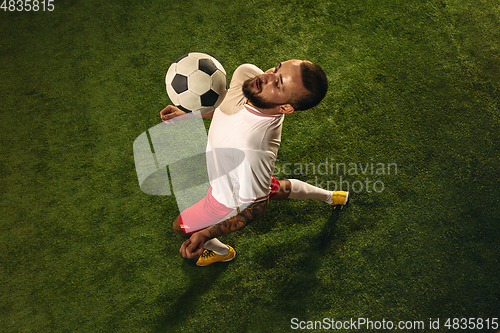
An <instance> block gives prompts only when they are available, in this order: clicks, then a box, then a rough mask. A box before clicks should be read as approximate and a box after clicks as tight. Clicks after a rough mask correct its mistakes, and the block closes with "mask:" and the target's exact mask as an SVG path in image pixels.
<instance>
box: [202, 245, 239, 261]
mask: <svg viewBox="0 0 500 333" xmlns="http://www.w3.org/2000/svg"><path fill="white" fill-rule="evenodd" d="M227 247H229V253H228V254H226V255H225V256H221V255H220V254H217V253H215V252H214V251H211V250H204V251H203V254H202V255H201V257H200V258H199V259H198V261H197V262H196V265H197V266H208V265H210V264H213V263H214V262H219V261H220V262H225V261H231V260H233V259H234V257H235V256H236V251H235V250H234V249H233V248H232V247H231V246H229V245H227Z"/></svg>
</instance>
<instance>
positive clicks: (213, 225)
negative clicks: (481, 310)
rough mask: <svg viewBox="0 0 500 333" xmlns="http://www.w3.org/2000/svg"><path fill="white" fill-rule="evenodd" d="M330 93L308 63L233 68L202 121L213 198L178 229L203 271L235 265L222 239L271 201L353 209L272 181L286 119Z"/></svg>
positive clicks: (315, 191) (185, 251)
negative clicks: (207, 119) (225, 263)
mask: <svg viewBox="0 0 500 333" xmlns="http://www.w3.org/2000/svg"><path fill="white" fill-rule="evenodd" d="M327 90H328V81H327V78H326V75H325V73H324V71H323V70H322V69H321V67H320V66H318V65H317V64H315V63H312V62H310V61H303V60H296V59H294V60H288V61H284V62H281V63H279V64H278V65H277V66H276V67H274V68H271V69H269V70H267V71H266V72H263V71H262V70H260V69H259V68H258V67H256V66H254V65H250V64H244V65H241V66H239V67H238V68H237V69H236V70H235V72H234V73H233V77H232V80H231V83H230V86H229V90H228V93H227V95H226V97H225V99H224V101H223V102H222V104H221V105H220V106H219V107H218V108H217V109H215V110H214V111H212V112H210V113H208V114H204V115H203V117H213V119H212V122H211V124H210V129H209V131H208V144H207V169H208V174H209V178H210V188H209V190H208V193H207V195H206V197H205V198H203V199H202V200H200V201H199V202H198V203H196V204H195V205H193V206H191V207H189V208H187V209H186V210H184V211H183V212H181V214H180V215H179V216H178V217H177V218H176V219H175V221H174V223H173V228H174V230H175V231H176V232H177V233H178V234H179V235H180V236H182V237H183V238H184V239H185V241H184V243H183V244H182V246H181V248H180V253H181V254H182V256H183V257H184V258H187V259H191V260H193V261H196V265H198V266H206V265H209V264H211V263H214V262H219V261H230V260H232V259H233V258H234V257H235V255H236V252H235V250H234V249H233V248H232V247H231V246H229V245H226V244H224V243H222V242H221V241H219V240H218V239H217V238H218V237H220V236H222V235H225V234H229V233H231V232H234V231H236V230H239V229H241V228H243V227H245V226H246V225H248V224H250V223H252V222H254V221H255V220H257V219H258V218H260V217H261V216H262V215H263V214H264V212H265V211H266V209H267V207H268V202H269V199H285V198H290V199H318V200H322V201H324V202H326V203H328V204H330V205H333V206H335V207H336V208H337V207H339V208H342V207H343V206H344V205H345V204H346V203H347V201H348V200H349V192H345V191H334V192H332V191H327V190H324V189H322V188H319V187H315V186H312V185H310V184H308V183H305V182H302V181H299V180H296V179H287V180H276V179H275V178H274V177H273V172H274V163H275V161H276V157H277V153H278V149H279V146H280V141H281V128H282V124H283V120H284V115H286V114H292V113H293V112H295V111H300V110H307V109H310V108H312V107H314V106H316V105H317V104H318V103H319V102H320V101H321V100H322V99H323V98H324V97H325V95H326V92H327ZM182 114H184V112H183V111H181V110H180V109H178V108H176V107H175V106H172V105H169V106H167V107H166V108H165V109H163V110H162V111H161V112H160V116H161V119H162V120H163V121H168V122H171V121H173V118H175V117H177V116H180V115H182Z"/></svg>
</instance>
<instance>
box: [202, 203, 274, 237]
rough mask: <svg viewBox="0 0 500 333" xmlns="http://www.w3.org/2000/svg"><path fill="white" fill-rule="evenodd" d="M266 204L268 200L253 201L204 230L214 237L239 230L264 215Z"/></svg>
mask: <svg viewBox="0 0 500 333" xmlns="http://www.w3.org/2000/svg"><path fill="white" fill-rule="evenodd" d="M267 205H268V200H264V201H259V202H254V203H252V204H251V205H250V206H248V207H246V208H245V209H244V210H242V211H241V212H239V213H238V214H236V215H234V216H233V217H230V218H228V219H226V220H224V221H221V222H219V223H217V224H214V225H213V226H211V227H208V228H207V229H205V230H206V231H207V232H208V234H209V235H210V238H216V237H219V236H222V235H226V234H229V233H231V232H233V231H236V230H239V229H241V228H243V227H245V226H247V225H249V224H250V223H252V222H253V221H255V220H256V219H258V218H259V217H261V216H262V215H264V212H265V211H266V209H267Z"/></svg>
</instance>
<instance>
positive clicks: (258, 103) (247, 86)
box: [242, 78, 280, 109]
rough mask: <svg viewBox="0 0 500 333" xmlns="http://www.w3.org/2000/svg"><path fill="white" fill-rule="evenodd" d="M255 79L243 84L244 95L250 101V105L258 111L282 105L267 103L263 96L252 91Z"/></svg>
mask: <svg viewBox="0 0 500 333" xmlns="http://www.w3.org/2000/svg"><path fill="white" fill-rule="evenodd" d="M254 80H255V78H251V79H248V80H246V81H245V82H243V87H242V90H243V95H245V97H246V98H247V99H248V101H249V102H250V104H252V105H253V106H254V107H256V108H258V109H271V108H274V107H276V106H278V105H280V104H277V103H272V102H268V101H266V100H265V99H264V98H262V96H259V94H260V92H258V93H256V92H254V91H253V90H252V89H253V87H254V85H253V82H254Z"/></svg>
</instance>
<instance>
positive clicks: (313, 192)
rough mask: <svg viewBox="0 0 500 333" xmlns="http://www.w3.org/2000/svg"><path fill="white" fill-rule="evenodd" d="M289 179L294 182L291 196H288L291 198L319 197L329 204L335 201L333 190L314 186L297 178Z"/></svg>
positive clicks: (318, 198)
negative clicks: (333, 199)
mask: <svg viewBox="0 0 500 333" xmlns="http://www.w3.org/2000/svg"><path fill="white" fill-rule="evenodd" d="M288 181H290V183H291V184H292V191H291V192H290V196H288V198H290V199H299V200H303V199H317V200H322V201H324V202H326V203H329V204H331V203H333V201H332V191H327V190H324V189H322V188H320V187H316V186H312V185H311V184H308V183H306V182H303V181H300V180H297V179H288Z"/></svg>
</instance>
